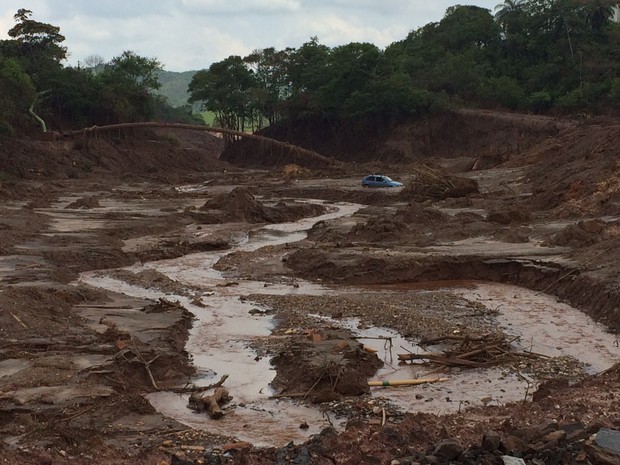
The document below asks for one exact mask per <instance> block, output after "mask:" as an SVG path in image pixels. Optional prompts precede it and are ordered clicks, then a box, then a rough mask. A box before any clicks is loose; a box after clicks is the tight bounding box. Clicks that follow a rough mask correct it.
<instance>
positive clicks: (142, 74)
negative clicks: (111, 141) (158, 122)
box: [96, 51, 162, 122]
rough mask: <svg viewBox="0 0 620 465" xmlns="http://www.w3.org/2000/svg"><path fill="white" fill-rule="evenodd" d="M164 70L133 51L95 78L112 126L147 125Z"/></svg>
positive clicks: (152, 60) (120, 57)
mask: <svg viewBox="0 0 620 465" xmlns="http://www.w3.org/2000/svg"><path fill="white" fill-rule="evenodd" d="M161 69H162V67H161V64H160V63H159V61H157V60H156V59H154V58H145V57H141V56H139V55H137V54H135V53H134V52H131V51H125V52H123V53H122V54H121V55H120V56H118V57H115V58H113V59H112V60H111V61H110V62H109V63H108V64H107V65H105V67H104V69H103V71H102V72H101V73H99V74H98V75H97V76H96V77H97V82H98V84H99V85H100V86H101V90H100V92H101V99H102V103H103V104H104V108H106V109H107V113H108V117H109V119H110V122H121V121H122V122H133V121H147V120H149V119H150V118H151V117H152V116H153V114H154V111H155V100H156V95H155V91H156V90H157V89H159V88H160V83H159V77H158V71H160V70H161Z"/></svg>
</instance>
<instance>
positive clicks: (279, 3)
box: [182, 0, 301, 15]
mask: <svg viewBox="0 0 620 465" xmlns="http://www.w3.org/2000/svg"><path fill="white" fill-rule="evenodd" d="M182 4H183V6H184V7H187V8H188V9H189V10H190V11H194V12H199V13H203V14H213V15H239V14H263V15H267V14H282V13H291V12H296V11H298V10H299V9H300V7H301V4H300V2H299V1H298V0H237V1H222V0H182Z"/></svg>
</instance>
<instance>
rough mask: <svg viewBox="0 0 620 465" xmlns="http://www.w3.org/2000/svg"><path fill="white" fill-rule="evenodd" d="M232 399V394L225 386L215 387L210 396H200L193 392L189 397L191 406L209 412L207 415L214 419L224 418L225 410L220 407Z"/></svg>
mask: <svg viewBox="0 0 620 465" xmlns="http://www.w3.org/2000/svg"><path fill="white" fill-rule="evenodd" d="M231 400H232V396H231V395H230V394H229V392H228V389H226V388H223V387H217V388H215V391H214V392H213V394H212V395H210V396H202V397H201V396H199V395H197V394H192V395H191V396H190V397H189V403H190V406H191V407H192V408H193V409H194V410H197V411H200V412H204V411H206V412H207V415H209V417H211V418H212V419H214V420H217V419H218V418H222V417H223V416H224V412H223V411H222V409H221V408H220V405H223V404H225V403H227V402H230V401H231Z"/></svg>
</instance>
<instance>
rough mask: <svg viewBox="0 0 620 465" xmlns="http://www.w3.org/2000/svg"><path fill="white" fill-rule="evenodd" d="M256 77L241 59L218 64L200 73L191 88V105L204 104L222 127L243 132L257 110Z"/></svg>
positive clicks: (233, 57)
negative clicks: (254, 92) (254, 91)
mask: <svg viewBox="0 0 620 465" xmlns="http://www.w3.org/2000/svg"><path fill="white" fill-rule="evenodd" d="M256 83H257V80H256V77H255V76H254V74H253V73H252V72H251V71H250V70H249V69H248V68H247V67H246V65H245V64H244V62H243V60H242V59H241V57H239V56H231V57H228V58H227V59H225V60H223V61H220V62H218V63H214V64H212V65H211V67H210V68H209V69H208V70H202V71H198V72H197V73H196V74H194V76H193V77H192V80H191V82H190V84H189V88H188V89H189V92H190V102H201V103H202V105H203V109H205V110H210V111H213V112H214V113H215V114H216V116H217V120H218V121H219V123H220V124H221V125H222V127H225V128H228V129H234V130H240V131H243V130H244V128H245V122H246V120H247V119H248V118H251V117H252V115H253V112H254V110H255V107H256V101H255V98H254V94H253V92H252V90H253V89H254V88H255V87H256Z"/></svg>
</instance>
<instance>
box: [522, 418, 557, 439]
mask: <svg viewBox="0 0 620 465" xmlns="http://www.w3.org/2000/svg"><path fill="white" fill-rule="evenodd" d="M557 429H558V424H557V423H556V422H555V421H553V420H549V421H545V422H543V423H539V424H537V425H533V426H530V427H527V428H520V429H518V430H517V431H515V436H518V437H519V438H521V439H523V440H524V441H525V442H535V441H538V440H539V439H542V438H543V437H544V436H545V435H546V434H549V433H550V432H551V431H555V430H557Z"/></svg>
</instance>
